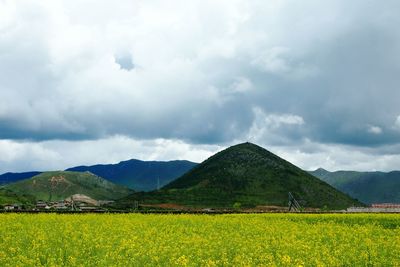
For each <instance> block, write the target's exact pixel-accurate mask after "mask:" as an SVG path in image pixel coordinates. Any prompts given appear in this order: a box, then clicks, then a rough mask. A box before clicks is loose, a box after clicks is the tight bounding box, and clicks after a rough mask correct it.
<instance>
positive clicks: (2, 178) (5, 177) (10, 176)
mask: <svg viewBox="0 0 400 267" xmlns="http://www.w3.org/2000/svg"><path fill="white" fill-rule="evenodd" d="M38 174H41V172H7V173H3V174H1V175H0V185H3V184H9V183H14V182H17V181H20V180H24V179H28V178H31V177H33V176H35V175H38Z"/></svg>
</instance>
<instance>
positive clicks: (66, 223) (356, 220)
mask: <svg viewBox="0 0 400 267" xmlns="http://www.w3.org/2000/svg"><path fill="white" fill-rule="evenodd" d="M0 266H125V267H127V266H400V215H378V214H375V215H368V214H361V215H360V214H359V215H349V214H337V215H332V214H325V215H323V214H321V215H310V214H259V215H256V214H254V215H252V214H236V215H141V214H119V215H115V214H76V215H59V214H0Z"/></svg>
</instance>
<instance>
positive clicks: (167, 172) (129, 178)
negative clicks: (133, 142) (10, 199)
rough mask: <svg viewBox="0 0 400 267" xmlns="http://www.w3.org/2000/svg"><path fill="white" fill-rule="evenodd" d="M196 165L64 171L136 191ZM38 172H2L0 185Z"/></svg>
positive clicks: (125, 164) (133, 163) (136, 163)
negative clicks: (106, 181)
mask: <svg viewBox="0 0 400 267" xmlns="http://www.w3.org/2000/svg"><path fill="white" fill-rule="evenodd" d="M196 165H197V163H194V162H190V161H187V160H173V161H142V160H137V159H131V160H127V161H121V162H120V163H117V164H98V165H92V166H78V167H72V168H68V169H66V171H76V172H86V171H89V172H91V173H93V174H96V175H98V176H100V177H103V178H105V179H107V180H109V181H111V182H113V183H116V184H119V185H124V186H127V187H129V188H131V189H134V190H135V191H151V190H155V189H157V188H158V187H162V186H164V185H166V184H167V183H169V182H171V181H173V180H174V179H176V178H178V177H179V176H181V175H183V174H184V173H186V172H187V171H189V170H190V169H192V168H193V167H194V166H196ZM40 173H41V172H22V173H11V172H8V173H4V174H2V175H0V185H4V184H9V183H14V182H17V181H21V180H24V179H28V178H31V177H33V176H35V175H38V174H40Z"/></svg>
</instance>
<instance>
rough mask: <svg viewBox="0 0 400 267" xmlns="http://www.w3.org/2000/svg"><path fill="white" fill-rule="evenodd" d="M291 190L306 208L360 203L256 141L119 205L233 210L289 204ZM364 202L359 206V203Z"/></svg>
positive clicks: (236, 148)
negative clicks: (141, 204) (136, 203)
mask: <svg viewBox="0 0 400 267" xmlns="http://www.w3.org/2000/svg"><path fill="white" fill-rule="evenodd" d="M288 192H292V193H293V195H294V196H295V197H296V198H297V199H299V200H301V202H302V203H303V205H304V206H307V207H323V206H328V207H330V208H344V207H347V206H351V205H352V204H354V203H357V201H355V200H353V199H351V198H350V197H349V196H347V195H345V194H343V193H341V192H339V191H338V190H336V189H334V188H333V187H331V186H330V185H328V184H327V183H325V182H323V181H321V180H319V179H317V178H315V177H314V176H312V175H310V174H308V173H307V172H305V171H303V170H301V169H299V168H298V167H296V166H294V165H293V164H291V163H289V162H287V161H285V160H283V159H281V158H279V157H278V156H276V155H274V154H272V153H271V152H269V151H267V150H265V149H263V148H261V147H259V146H257V145H254V144H251V143H244V144H239V145H236V146H232V147H230V148H228V149H226V150H224V151H221V152H219V153H217V154H215V155H214V156H212V157H210V158H209V159H207V160H206V161H204V162H203V163H201V164H199V165H197V166H196V167H194V168H193V169H192V170H191V171H189V172H188V173H186V174H184V175H183V176H181V177H180V178H178V179H176V180H175V181H173V182H171V183H169V184H168V185H166V186H165V187H164V188H162V190H159V191H154V192H151V193H135V194H133V195H131V196H129V197H127V198H125V199H123V200H121V202H120V203H122V204H125V205H128V204H129V203H130V202H131V201H134V200H138V201H139V202H142V203H162V202H164V203H166V202H169V203H176V204H182V205H193V206H208V207H232V205H233V204H234V203H235V202H239V203H241V204H242V205H243V206H255V205H266V204H268V205H279V206H286V205H287V202H288ZM357 204H359V203H357Z"/></svg>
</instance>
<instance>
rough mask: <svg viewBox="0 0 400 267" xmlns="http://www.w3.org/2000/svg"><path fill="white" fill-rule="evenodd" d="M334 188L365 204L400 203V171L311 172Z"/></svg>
mask: <svg viewBox="0 0 400 267" xmlns="http://www.w3.org/2000/svg"><path fill="white" fill-rule="evenodd" d="M310 173H311V174H312V175H314V176H315V177H318V178H320V179H321V180H323V181H326V182H327V183H329V184H330V185H332V186H333V187H335V188H337V189H339V190H341V191H343V192H345V193H347V194H349V195H350V196H352V197H354V198H357V199H359V200H360V201H362V202H364V203H383V202H391V203H400V171H393V172H388V173H386V172H355V171H336V172H329V171H327V170H324V169H318V170H315V171H311V172H310Z"/></svg>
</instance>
